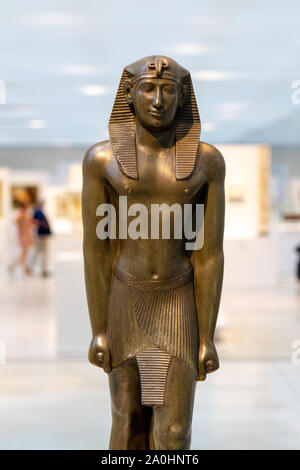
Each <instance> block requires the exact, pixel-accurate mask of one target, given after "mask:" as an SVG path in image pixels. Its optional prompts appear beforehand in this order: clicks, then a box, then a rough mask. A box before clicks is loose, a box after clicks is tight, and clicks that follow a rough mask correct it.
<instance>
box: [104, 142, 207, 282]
mask: <svg viewBox="0 0 300 470" xmlns="http://www.w3.org/2000/svg"><path fill="white" fill-rule="evenodd" d="M105 152H106V166H105V180H106V182H107V187H108V190H109V195H110V202H111V203H112V204H113V205H114V206H115V207H116V208H118V201H119V196H127V204H128V208H129V207H130V206H131V205H132V204H143V205H144V206H145V207H146V208H147V209H148V214H151V205H152V204H168V206H172V205H173V204H179V205H180V206H181V208H182V213H183V210H184V204H195V203H196V201H197V203H199V202H201V201H199V193H200V191H201V188H202V187H203V186H204V184H205V182H206V168H205V165H202V166H201V165H200V164H199V162H198V161H197V162H196V166H195V170H194V172H193V173H192V175H191V176H190V177H189V178H188V179H186V180H180V181H178V180H176V178H175V154H174V150H169V151H167V152H166V153H164V154H163V155H153V156H152V155H146V154H144V153H143V152H138V157H137V158H138V168H139V179H138V180H133V179H130V178H128V177H127V176H125V175H124V174H123V173H122V172H121V170H120V167H119V165H118V163H117V160H116V158H115V156H114V155H113V153H112V149H111V147H110V145H107V146H106V149H105ZM119 217H123V220H124V221H126V219H127V225H128V224H129V223H130V221H131V220H132V219H133V218H134V217H128V216H127V214H125V213H121V214H119V210H118V209H117V219H118V218H119ZM171 220H172V218H171ZM171 227H172V226H171ZM148 234H149V238H148V239H138V240H132V239H131V238H130V237H128V238H127V239H125V240H120V252H119V255H118V259H117V261H116V262H117V265H118V266H119V267H120V268H121V269H122V270H123V271H126V272H128V273H129V274H132V275H134V276H135V277H137V278H139V279H141V280H151V279H152V280H153V279H155V280H160V281H164V280H168V279H171V278H172V277H175V276H177V275H178V274H184V273H185V272H187V271H189V270H190V261H189V258H188V257H187V254H186V251H185V241H186V240H185V239H178V240H177V239H174V238H173V237H172V228H171V237H170V239H162V237H161V234H160V238H159V239H151V238H150V237H151V220H150V216H149V224H148ZM117 236H118V234H117Z"/></svg>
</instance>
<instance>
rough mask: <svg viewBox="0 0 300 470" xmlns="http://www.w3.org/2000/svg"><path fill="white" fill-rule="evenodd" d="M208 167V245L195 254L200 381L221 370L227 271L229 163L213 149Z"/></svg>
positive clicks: (206, 234)
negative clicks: (219, 334) (218, 339)
mask: <svg viewBox="0 0 300 470" xmlns="http://www.w3.org/2000/svg"><path fill="white" fill-rule="evenodd" d="M204 165H206V166H207V175H208V180H207V185H206V187H205V190H204V194H202V198H201V202H204V204H205V216H204V245H203V248H202V249H201V250H198V251H194V252H193V255H192V263H193V267H194V285H195V297H196V308H197V315H198V327H199V339H200V347H199V380H205V378H206V373H210V372H214V371H215V370H217V369H218V368H219V360H218V355H217V351H216V349H215V345H214V333H215V327H216V322H217V317H218V312H219V305H220V298H221V291H222V283H223V270H224V254H223V233H224V215H225V196H224V179H225V163H224V159H223V157H222V155H221V154H220V152H219V151H218V150H217V149H215V148H214V147H209V150H208V155H206V157H205V159H204Z"/></svg>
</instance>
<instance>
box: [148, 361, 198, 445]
mask: <svg viewBox="0 0 300 470" xmlns="http://www.w3.org/2000/svg"><path fill="white" fill-rule="evenodd" d="M196 383H197V375H196V369H195V368H193V367H192V366H190V365H189V364H187V363H185V362H184V361H182V360H181V359H177V358H172V360H171V363H170V366H169V371H168V377H167V383H166V391H165V405H163V406H157V407H155V408H154V411H153V437H154V444H155V449H156V450H188V449H189V448H190V444H191V427H192V417H193V408H194V396H195V390H196Z"/></svg>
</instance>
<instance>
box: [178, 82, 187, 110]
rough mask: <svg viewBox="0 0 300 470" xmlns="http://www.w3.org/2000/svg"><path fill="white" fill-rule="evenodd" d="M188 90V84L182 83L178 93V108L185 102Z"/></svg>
mask: <svg viewBox="0 0 300 470" xmlns="http://www.w3.org/2000/svg"><path fill="white" fill-rule="evenodd" d="M188 91H189V88H188V86H187V85H182V87H181V93H180V100H179V107H180V108H181V107H182V106H183V105H184V104H185V102H186V100H187V96H188Z"/></svg>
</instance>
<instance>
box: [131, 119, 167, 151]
mask: <svg viewBox="0 0 300 470" xmlns="http://www.w3.org/2000/svg"><path fill="white" fill-rule="evenodd" d="M136 141H137V145H138V146H139V147H142V148H143V149H144V150H145V151H146V152H147V153H153V152H155V153H156V152H158V153H160V152H164V151H166V150H168V149H170V148H172V147H173V146H174V144H175V128H174V126H171V127H170V128H169V129H167V130H164V131H159V132H153V131H150V130H149V129H146V128H145V127H143V126H142V125H141V124H140V123H139V122H138V121H137V122H136Z"/></svg>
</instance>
